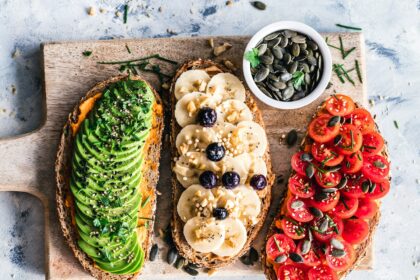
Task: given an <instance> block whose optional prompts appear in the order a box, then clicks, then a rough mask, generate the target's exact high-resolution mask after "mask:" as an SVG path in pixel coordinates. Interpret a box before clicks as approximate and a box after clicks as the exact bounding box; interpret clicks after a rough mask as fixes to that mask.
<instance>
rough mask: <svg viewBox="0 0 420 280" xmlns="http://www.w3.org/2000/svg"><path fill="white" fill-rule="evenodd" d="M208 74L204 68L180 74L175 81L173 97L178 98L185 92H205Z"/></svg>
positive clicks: (208, 79)
mask: <svg viewBox="0 0 420 280" xmlns="http://www.w3.org/2000/svg"><path fill="white" fill-rule="evenodd" d="M209 81H210V76H209V75H208V74H207V72H206V71H204V70H189V71H186V72H184V73H182V74H181V76H179V78H178V79H177V80H176V83H175V98H176V99H177V100H178V99H180V98H181V97H183V96H184V95H185V94H187V93H190V92H194V91H200V92H205V90H206V87H207V84H208V82H209Z"/></svg>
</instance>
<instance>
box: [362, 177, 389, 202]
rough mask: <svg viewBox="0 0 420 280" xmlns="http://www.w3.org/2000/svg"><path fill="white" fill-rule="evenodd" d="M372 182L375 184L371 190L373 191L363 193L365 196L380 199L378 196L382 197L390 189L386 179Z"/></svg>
mask: <svg viewBox="0 0 420 280" xmlns="http://www.w3.org/2000/svg"><path fill="white" fill-rule="evenodd" d="M374 184H376V187H375V189H374V190H373V192H371V193H367V194H365V197H366V198H369V199H380V198H382V197H384V196H385V195H387V193H388V192H389V189H390V185H389V181H388V180H386V181H383V182H381V183H374Z"/></svg>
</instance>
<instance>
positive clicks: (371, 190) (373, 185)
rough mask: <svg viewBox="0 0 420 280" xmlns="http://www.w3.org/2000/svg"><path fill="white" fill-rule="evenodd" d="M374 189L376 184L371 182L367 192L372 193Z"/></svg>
mask: <svg viewBox="0 0 420 280" xmlns="http://www.w3.org/2000/svg"><path fill="white" fill-rule="evenodd" d="M375 189H376V184H375V183H371V184H370V186H369V193H373V192H374V191H375Z"/></svg>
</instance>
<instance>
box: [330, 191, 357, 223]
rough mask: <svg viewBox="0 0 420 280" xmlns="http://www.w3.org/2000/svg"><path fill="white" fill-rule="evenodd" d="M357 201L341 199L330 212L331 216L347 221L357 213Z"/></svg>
mask: <svg viewBox="0 0 420 280" xmlns="http://www.w3.org/2000/svg"><path fill="white" fill-rule="evenodd" d="M357 207H359V200H358V199H357V198H349V197H345V196H343V197H341V198H340V201H339V202H338V203H337V205H336V206H335V207H334V208H333V209H332V210H331V214H332V215H335V216H337V217H339V218H341V219H348V218H350V217H352V216H353V215H354V213H356V211H358V208H357Z"/></svg>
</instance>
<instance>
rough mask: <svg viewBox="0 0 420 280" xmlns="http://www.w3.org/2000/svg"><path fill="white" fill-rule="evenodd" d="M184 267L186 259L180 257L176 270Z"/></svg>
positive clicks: (177, 260)
mask: <svg viewBox="0 0 420 280" xmlns="http://www.w3.org/2000/svg"><path fill="white" fill-rule="evenodd" d="M184 265H185V259H184V258H183V257H181V256H179V257H178V258H177V259H176V262H175V267H176V269H180V268H182V267H184Z"/></svg>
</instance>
